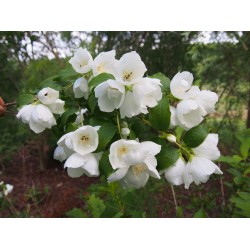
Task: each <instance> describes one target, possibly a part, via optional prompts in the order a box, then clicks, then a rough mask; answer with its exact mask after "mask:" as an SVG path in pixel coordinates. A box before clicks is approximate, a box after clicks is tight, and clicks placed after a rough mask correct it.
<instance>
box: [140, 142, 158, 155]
mask: <svg viewBox="0 0 250 250" xmlns="http://www.w3.org/2000/svg"><path fill="white" fill-rule="evenodd" d="M141 146H142V148H143V149H144V150H146V151H148V153H149V154H151V155H157V154H159V153H160V151H161V145H159V144H156V143H154V142H152V141H144V142H141Z"/></svg>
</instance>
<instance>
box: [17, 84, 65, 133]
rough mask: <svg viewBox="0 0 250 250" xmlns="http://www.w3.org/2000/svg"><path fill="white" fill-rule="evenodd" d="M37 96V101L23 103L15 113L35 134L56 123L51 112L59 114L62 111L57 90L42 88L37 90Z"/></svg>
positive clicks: (62, 104) (62, 107) (62, 102)
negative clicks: (27, 103)
mask: <svg viewBox="0 0 250 250" xmlns="http://www.w3.org/2000/svg"><path fill="white" fill-rule="evenodd" d="M37 98H38V100H37V101H35V102H33V103H31V104H29V105H25V106H24V107H22V108H21V109H20V110H19V112H18V114H17V118H18V119H22V122H23V123H28V124H29V127H30V129H31V130H33V131H34V132H35V133H36V134H38V133H41V132H43V131H44V130H45V129H46V128H51V127H52V126H54V125H56V119H55V117H54V115H53V113H54V114H59V115H61V114H62V113H63V112H64V101H62V100H61V99H59V91H57V90H54V89H52V88H43V89H42V90H40V91H39V92H38V94H37Z"/></svg>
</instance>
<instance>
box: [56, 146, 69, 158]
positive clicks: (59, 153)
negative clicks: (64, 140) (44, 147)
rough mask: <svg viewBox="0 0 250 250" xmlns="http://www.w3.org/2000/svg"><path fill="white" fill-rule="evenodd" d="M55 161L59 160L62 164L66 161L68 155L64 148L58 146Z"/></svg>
mask: <svg viewBox="0 0 250 250" xmlns="http://www.w3.org/2000/svg"><path fill="white" fill-rule="evenodd" d="M54 159H55V160H58V161H60V162H63V161H64V160H66V159H67V155H66V153H65V152H64V149H63V147H62V146H57V147H56V149H55V151H54Z"/></svg>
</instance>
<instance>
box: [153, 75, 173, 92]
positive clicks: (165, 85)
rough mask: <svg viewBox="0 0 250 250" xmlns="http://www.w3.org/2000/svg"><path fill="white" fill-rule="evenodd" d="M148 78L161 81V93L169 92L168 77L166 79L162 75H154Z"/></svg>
mask: <svg viewBox="0 0 250 250" xmlns="http://www.w3.org/2000/svg"><path fill="white" fill-rule="evenodd" d="M150 78H157V79H159V80H160V81H161V84H162V86H161V89H162V92H167V91H169V90H170V79H169V78H168V77H166V76H165V75H164V74H162V73H156V74H154V75H152V76H150Z"/></svg>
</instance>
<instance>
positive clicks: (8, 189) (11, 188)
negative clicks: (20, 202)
mask: <svg viewBox="0 0 250 250" xmlns="http://www.w3.org/2000/svg"><path fill="white" fill-rule="evenodd" d="M5 187H6V189H4V191H3V193H4V195H5V196H7V195H8V194H9V193H11V192H12V190H13V188H14V187H13V186H12V185H10V184H6V185H5Z"/></svg>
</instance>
